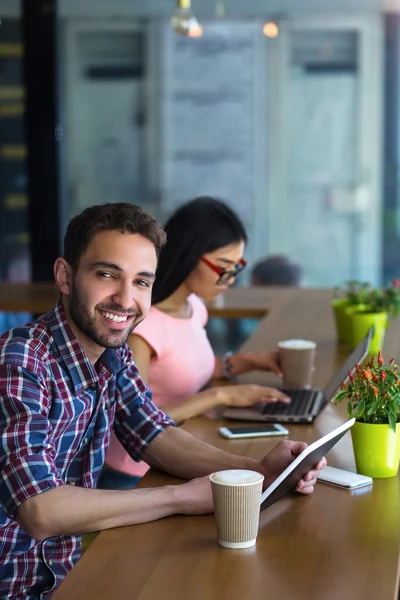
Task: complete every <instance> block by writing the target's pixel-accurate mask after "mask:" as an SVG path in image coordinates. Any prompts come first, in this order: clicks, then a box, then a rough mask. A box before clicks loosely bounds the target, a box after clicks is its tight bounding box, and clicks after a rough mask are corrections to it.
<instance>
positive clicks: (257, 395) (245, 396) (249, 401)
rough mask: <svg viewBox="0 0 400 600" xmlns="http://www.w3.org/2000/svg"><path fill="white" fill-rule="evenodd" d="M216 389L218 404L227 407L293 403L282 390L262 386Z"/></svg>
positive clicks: (231, 386) (234, 386) (250, 385)
mask: <svg viewBox="0 0 400 600" xmlns="http://www.w3.org/2000/svg"><path fill="white" fill-rule="evenodd" d="M214 389H215V391H216V394H217V397H218V398H219V401H218V403H219V404H222V405H225V406H252V405H253V404H256V403H257V402H267V403H273V402H284V403H285V404H290V402H291V400H290V398H288V396H286V395H285V394H284V393H283V392H281V391H280V390H277V389H275V388H272V387H264V386H262V385H253V384H249V385H227V386H223V387H220V388H214Z"/></svg>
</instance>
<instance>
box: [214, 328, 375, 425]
mask: <svg viewBox="0 0 400 600" xmlns="http://www.w3.org/2000/svg"><path fill="white" fill-rule="evenodd" d="M372 333H373V331H372V329H370V330H369V332H368V334H367V335H366V336H365V338H364V339H363V340H362V341H361V342H360V343H359V345H358V346H357V348H355V350H353V352H352V353H351V354H350V356H348V357H347V359H346V360H345V362H344V363H343V365H342V367H341V368H340V369H339V371H338V372H337V373H336V374H335V375H334V376H333V377H332V379H331V380H330V381H329V383H328V385H327V386H326V388H325V389H323V390H317V389H301V390H288V389H283V390H282V391H283V392H285V394H286V395H287V396H289V398H291V399H292V402H291V403H290V404H284V403H283V402H275V403H274V404H266V403H262V402H259V403H257V404H254V405H253V406H249V407H246V408H239V407H228V408H226V409H225V410H224V412H223V413H222V414H223V416H224V417H226V418H228V419H237V420H240V421H263V422H265V423H312V421H313V420H314V419H315V417H316V416H317V415H318V414H319V413H320V412H321V410H322V409H323V408H324V406H325V405H326V404H327V403H328V402H329V401H330V400H331V399H332V398H333V396H334V395H335V394H336V392H337V390H338V389H339V387H340V384H341V383H342V381H346V380H347V379H348V378H349V375H348V373H349V371H354V369H355V366H356V364H358V363H361V362H362V361H363V360H364V358H365V357H366V356H367V354H368V349H369V345H370V342H371V336H372Z"/></svg>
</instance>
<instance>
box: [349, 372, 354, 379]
mask: <svg viewBox="0 0 400 600" xmlns="http://www.w3.org/2000/svg"><path fill="white" fill-rule="evenodd" d="M349 379H350V381H354V375H353V373H352V372H351V371H349Z"/></svg>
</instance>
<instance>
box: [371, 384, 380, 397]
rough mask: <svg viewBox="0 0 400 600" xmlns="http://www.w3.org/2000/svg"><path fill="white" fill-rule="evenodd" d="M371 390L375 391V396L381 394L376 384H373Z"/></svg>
mask: <svg viewBox="0 0 400 600" xmlns="http://www.w3.org/2000/svg"><path fill="white" fill-rule="evenodd" d="M371 390H372V391H373V392H374V396H375V397H376V396H379V390H378V388H376V387H375V386H374V385H371Z"/></svg>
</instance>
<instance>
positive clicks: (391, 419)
mask: <svg viewBox="0 0 400 600" xmlns="http://www.w3.org/2000/svg"><path fill="white" fill-rule="evenodd" d="M389 425H390V427H391V429H393V431H396V417H395V416H394V415H393V413H389Z"/></svg>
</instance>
